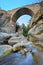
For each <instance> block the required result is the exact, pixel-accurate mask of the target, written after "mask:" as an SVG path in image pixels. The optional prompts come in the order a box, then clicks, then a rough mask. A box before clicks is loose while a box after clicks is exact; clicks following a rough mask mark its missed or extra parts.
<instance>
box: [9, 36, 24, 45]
mask: <svg viewBox="0 0 43 65" xmlns="http://www.w3.org/2000/svg"><path fill="white" fill-rule="evenodd" d="M23 40H24V36H23V35H21V36H12V37H11V38H10V39H9V40H8V43H9V44H10V45H13V44H16V43H20V42H21V41H23Z"/></svg>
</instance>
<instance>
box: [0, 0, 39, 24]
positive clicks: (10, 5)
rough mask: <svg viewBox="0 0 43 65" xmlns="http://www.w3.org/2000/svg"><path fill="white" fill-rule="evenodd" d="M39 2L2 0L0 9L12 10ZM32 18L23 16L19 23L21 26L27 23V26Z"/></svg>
mask: <svg viewBox="0 0 43 65" xmlns="http://www.w3.org/2000/svg"><path fill="white" fill-rule="evenodd" d="M37 2H39V0H0V8H2V9H3V10H12V9H15V8H18V7H22V6H24V5H30V4H33V3H37ZM30 18H31V17H30V16H29V15H23V16H21V17H20V18H19V19H18V20H17V22H19V24H20V25H21V24H22V23H24V21H25V25H27V23H28V22H29V20H30ZM20 22H21V23H20Z"/></svg>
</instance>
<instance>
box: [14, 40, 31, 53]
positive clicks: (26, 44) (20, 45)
mask: <svg viewBox="0 0 43 65" xmlns="http://www.w3.org/2000/svg"><path fill="white" fill-rule="evenodd" d="M31 46H32V43H31V42H27V41H22V42H21V43H17V44H15V45H13V51H14V52H15V51H19V50H21V49H24V48H27V47H28V48H29V47H31Z"/></svg>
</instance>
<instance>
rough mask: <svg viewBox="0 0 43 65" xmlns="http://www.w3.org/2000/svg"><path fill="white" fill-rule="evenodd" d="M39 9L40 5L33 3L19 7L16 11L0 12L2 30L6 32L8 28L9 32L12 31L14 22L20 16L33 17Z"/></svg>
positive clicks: (14, 26) (14, 27) (14, 25)
mask: <svg viewBox="0 0 43 65" xmlns="http://www.w3.org/2000/svg"><path fill="white" fill-rule="evenodd" d="M39 9H40V4H39V3H35V4H31V5H27V6H23V7H19V8H16V9H12V10H9V11H4V10H0V20H1V19H2V22H1V21H0V23H1V24H2V30H3V31H6V30H7V28H8V27H9V28H8V29H9V30H8V31H9V32H12V31H14V30H15V29H16V21H17V19H18V18H19V17H20V16H22V15H24V14H28V15H30V16H31V17H33V16H34V14H36V13H37V11H38V10H39ZM3 14H4V15H3ZM2 15H3V16H2ZM5 16H6V17H5ZM6 23H7V24H6ZM8 31H7V32H8Z"/></svg>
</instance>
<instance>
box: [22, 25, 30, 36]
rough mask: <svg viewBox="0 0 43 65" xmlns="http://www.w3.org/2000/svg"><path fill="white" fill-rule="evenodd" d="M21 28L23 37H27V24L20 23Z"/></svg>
mask: <svg viewBox="0 0 43 65" xmlns="http://www.w3.org/2000/svg"><path fill="white" fill-rule="evenodd" d="M22 28H23V35H24V36H25V37H27V35H28V31H29V29H30V28H29V26H28V25H27V26H25V24H22Z"/></svg>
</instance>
